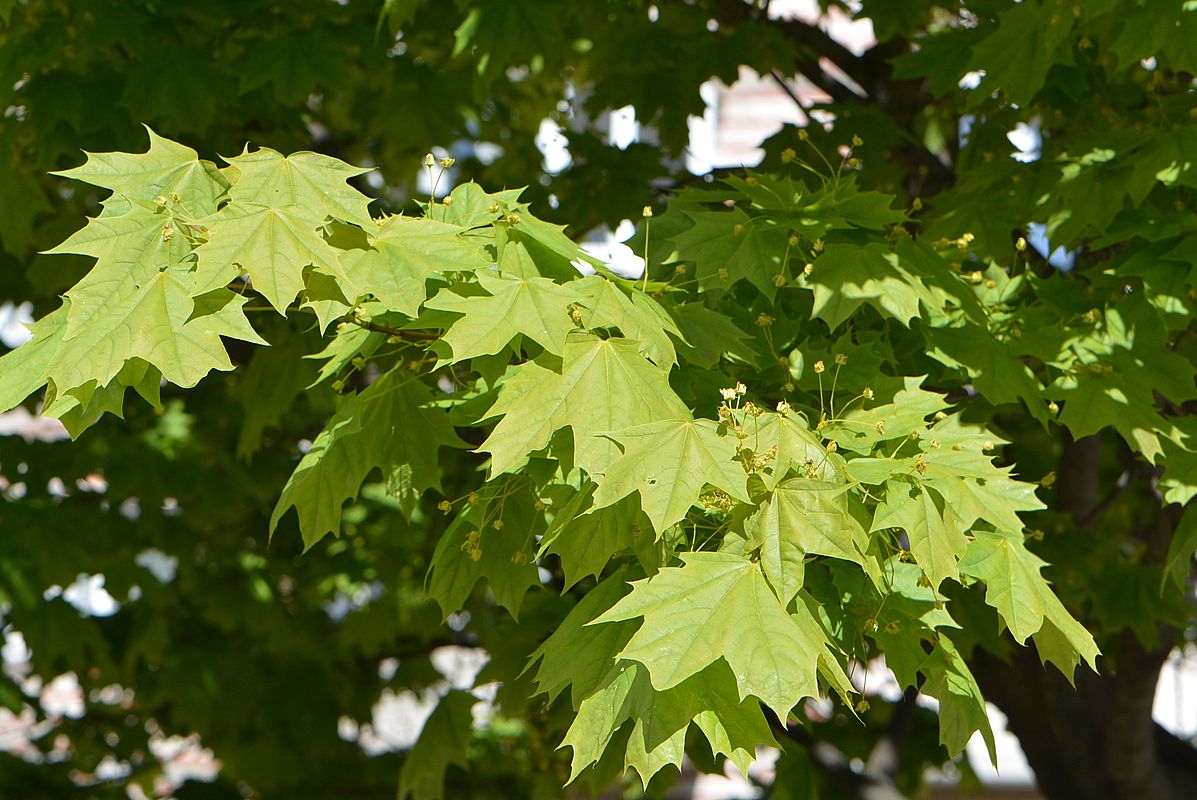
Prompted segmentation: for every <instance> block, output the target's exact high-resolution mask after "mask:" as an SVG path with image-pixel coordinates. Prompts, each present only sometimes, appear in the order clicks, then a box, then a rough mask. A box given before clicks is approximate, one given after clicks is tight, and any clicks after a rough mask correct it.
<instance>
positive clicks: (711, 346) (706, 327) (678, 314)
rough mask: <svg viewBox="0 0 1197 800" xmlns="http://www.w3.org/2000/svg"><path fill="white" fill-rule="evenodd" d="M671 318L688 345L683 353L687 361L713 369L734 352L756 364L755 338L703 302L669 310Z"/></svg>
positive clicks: (684, 347)
mask: <svg viewBox="0 0 1197 800" xmlns="http://www.w3.org/2000/svg"><path fill="white" fill-rule="evenodd" d="M669 314H670V316H672V317H673V319H674V320H675V321H676V322H677V325H678V328H680V329H681V332H682V336H683V337H684V342H685V345H684V346H683V347H682V349H681V354H682V356H683V358H685V360H686V361H688V362H690V363H691V364H697V365H698V366H700V367H713V366H715V365H716V364H717V363H719V359H720V358H722V357H723V354H724V353H732V354H734V355H736V356H738V357H739V358H740V359H741V360H743V361H745V362H747V363H749V364H754V363H756V353H755V352H754V351H753V349H752V345H751V344H750V342H751V340H752V337H750V336H749V335H748V334H746V333H744V331H742V330H740V329H739V328H737V327H736V325H735V323H734V322H732V321H731V320H730V319H728V318H727V316H725V315H724V314H720V313H719V312H718V311H713V310H711V309H709V308H707V307H706V306H704V305H703V304H702V303H683V304H682V305H680V306H673V307H672V308H670V309H669Z"/></svg>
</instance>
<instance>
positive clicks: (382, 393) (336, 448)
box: [270, 370, 460, 548]
mask: <svg viewBox="0 0 1197 800" xmlns="http://www.w3.org/2000/svg"><path fill="white" fill-rule="evenodd" d="M431 399H432V393H431V392H430V391H429V390H428V389H427V387H425V386H424V385H423V384H422V383H420V382H419V381H418V380H416V379H415V376H414V375H412V373H410V372H407V371H404V370H392V371H391V372H388V373H386V374H385V375H383V376H382V377H380V378H379V379H378V380H376V381H375V382H374V383H372V384H370V385H369V386H368V387H366V388H365V389H364V390H362V391H361V393H359V394H352V395H349V396H348V397H346V398H345V399H344V401H343V402H342V404H341V407H340V408H339V409H337V413H336V414H334V415H333V417H332V419H330V420H329V421H328V424H327V425H326V426H325V427H324V430H323V431H321V432H320V435H319V436H317V437H316V439H315V440H314V441H313V442H312V446H311V448H310V449H309V450H308V452H307V453H305V454H304V456H303V458H302V459H300V461H299V464H298V466H296V467H295V471H294V472H293V473H292V474H291V477H290V478H289V479H288V480H287V485H286V486H284V487H283V491H282V493H281V494H280V495H279V499H278V502H277V504H276V505H275V507H274V512H273V513H272V514H271V515H270V531H271V533H273V532H274V530H275V528H277V527H278V523H279V520H280V519H282V517H283V515H284V514H285V513H286V512H287V511H288V510H289V509H291V508H294V509H295V511H296V513H297V514H298V516H299V529H300V531H301V533H302V534H303V542H304V546H305V548H310V547H311V546H312V545H314V544H315V543H316V542H318V541H319V540H320V539H322V538H323V537H324V535H325V534H327V533H331V534H333V535H337V534H339V532H340V530H341V511H342V506H343V505H344V504H345V501H347V500H352V499H354V498H356V497H357V494H358V490H359V489H360V488H361V485H362V482H363V481H365V479H366V477H367V476H368V475H369V474H370V473H371V472H372V471H373V470H375V469H378V470H381V471H382V472H383V475H384V476H387V475H390V474H392V473H393V472H394V471H395V470H398V469H400V468H402V467H405V466H406V467H410V469H411V475H412V477H413V480H414V482H415V488H416V489H417V491H423V490H424V489H428V488H433V487H436V486H439V483H440V480H439V475H440V468H439V466H438V464H437V451H438V450H439V449H440V448H441V447H452V446H456V445H458V444H459V441H460V440H459V439H458V438H457V436H456V434H454V432H453V428H452V427H451V426H450V425H449V420H448V416H447V415H445V414H444V413H442V412H438V411H429V410H426V409H425V408H424V405H425V404H427V403H428V402H429V401H430V400H431Z"/></svg>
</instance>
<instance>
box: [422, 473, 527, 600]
mask: <svg viewBox="0 0 1197 800" xmlns="http://www.w3.org/2000/svg"><path fill="white" fill-rule="evenodd" d="M519 487H520V483H519V482H518V481H516V479H514V478H511V477H504V478H502V479H500V480H498V481H494V482H492V483H491V484H489V485H487V486H485V487H483V490H482V491H480V492H478V493H477V495H478V497H477V501H476V502H474V503H471V504H470V505H469V506H468V507H467V508H466V509H465V510H463V512H462V513H461V514H460V515H458V517H457V519H455V520H453V524H452V525H450V526H449V529H448V530H447V531H445V533H444V535H443V536H441V540H440V541H439V542H438V543H437V546H436V551H435V552H434V553H433V554H432V568H431V570H430V571H429V574H428V593H429V594H430V595H431V596H432V597H433V598H435V599H436V601H437V603H439V604H440V607H441V611H442V612H443V614H444V617H445V618H448V617H449V615H450V614H453V613H455V612H457V611H460V610H461V608H462V606H463V604H464V603H465V601H466V599H467V598H468V597H469V596H470V592H471V591H473V589H474V586H475V584H477V583H478V581H479V580H481V579H483V578H485V579H486V581H487V583H488V584H489V585H490V588H491V591H492V592H493V593H494V597H495V601H496V602H497V603H498V604H499V605H501V606H503V607H504V608H506V609H507V610H508V611H509V612H510V613H511V615H512V616H513V617H517V616H518V615H519V610H520V605H521V604H522V603H523V599H524V595H525V594H526V593H527V591H528V589H529V588H531V587H533V586H536V585H539V584H540V575H539V573H538V572H537V567H536V561H535V560H534V559H533V558H532V551H533V549H534V542H535V540H536V538H537V537H538V536H540V535H541V534H542V533H543V532H544V514H543V513H541V512H540V511H539V510H538V509H537V508H536V505H535V500H534V498H533V496H532V494H531V493H530V492H528V491H520V490H519ZM496 522H497V523H498V524H497V525H496V524H495V523H496Z"/></svg>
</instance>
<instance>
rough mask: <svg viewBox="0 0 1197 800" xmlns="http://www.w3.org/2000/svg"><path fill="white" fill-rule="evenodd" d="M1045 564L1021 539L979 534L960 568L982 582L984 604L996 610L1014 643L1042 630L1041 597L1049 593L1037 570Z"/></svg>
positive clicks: (1004, 535) (969, 547) (1012, 536)
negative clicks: (986, 603) (983, 585)
mask: <svg viewBox="0 0 1197 800" xmlns="http://www.w3.org/2000/svg"><path fill="white" fill-rule="evenodd" d="M1044 566H1045V563H1044V562H1043V560H1040V559H1039V558H1038V557H1037V556H1035V554H1034V553H1032V552H1031V551H1028V550H1027V549H1026V545H1025V544H1023V541H1022V537H1021V535H1019V537H1015V535H1011V534H1001V533H988V532H978V533H977V535H976V539H973V541H972V543H971V544H970V545H968V552H967V554H966V558H965V559H964V560H962V563H961V564H960V568H961V569H962V570H964V572H965V574H966V575H968V576H971V577H976V578H978V580H980V581H984V582H985V587H986V588H985V602H988V604H989V605H991V606H994V607H995V608H997V611H998V613H999V614H1002V619H1003V620H1004V622H1005V626H1007V628H1009V629H1010V634H1011V635H1013V636H1014V638H1015V641H1017V642H1019V643H1022V642H1025V641H1026V638H1027V637H1028V636H1031V635H1032V634H1034V632H1035V631H1038V630H1039V629H1040V628H1041V626H1043V619H1044V594H1045V593H1049V592H1051V589H1050V588H1049V587H1047V582H1046V581H1045V580H1044V578H1043V576H1041V575H1039V570H1040V569H1043V568H1044Z"/></svg>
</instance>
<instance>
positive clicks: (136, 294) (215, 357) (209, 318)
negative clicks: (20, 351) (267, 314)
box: [45, 266, 265, 394]
mask: <svg viewBox="0 0 1197 800" xmlns="http://www.w3.org/2000/svg"><path fill="white" fill-rule="evenodd" d="M196 294H197V293H196V291H195V286H194V273H191V272H189V271H188V269H187V267H185V266H175V267H171V268H169V269H166V270H163V271H161V272H158V273H156V274H155V275H154V276H153V277H151V278H150V279H149V280H148V281H146V282H144V283H142V284H133V283H128V282H126V283H125V284H123V285H122V287H121V289H120V291H119V292H116V293H114V295H113V298H112V300H111V301H110V302H109V303H108V304H107V305H106V306H105V307H104V308H102V309H99V310H97V311H96V312H95V313H94V314H93V315H92V316H91V319H90V320H89V321H88V324H87V327H86V328H85V329H83V330H81V331H80V332H79V335H77V336H74V337H72V338H65V337H64V338H63V339H62V340H61V342H60V343H59V344H58V346H57V347H56V348H54V350H53V352H52V353H51V352H49V351H47V362H48V363H46V365H45V366H46V372H45V378H46V380H48V381H49V382H51V383H53V385H54V387H55V389H56V391H57V392H58V393H60V394H61V393H64V392H68V391H70V390H71V389H74V388H75V387H78V386H82V385H83V384H85V383H87V382H88V381H95V382H96V383H97V384H98V385H106V384H108V382H109V381H111V380H112V379H113V378H114V377H116V375H117V373H118V372H120V370H121V368H122V367H124V365H125V363H126V362H127V361H129V360H130V359H132V358H140V359H142V360H144V361H146V362H147V363H149V364H152V365H153V366H155V367H157V369H158V370H159V371H160V372H161V373H162V377H164V378H165V379H166V380H168V381H170V382H171V383H173V384H175V385H176V386H181V387H184V388H189V387H192V386H195V385H196V384H197V383H199V381H200V379H202V378H203V377H204V376H205V375H207V374H208V373H209V372H210V371H212V370H221V371H227V370H231V369H232V368H233V364H232V362H231V361H230V360H229V357H228V353H227V352H226V351H225V347H224V344H223V343H222V342H221V340H220V337H222V336H224V337H228V338H231V339H240V340H242V341H246V342H254V343H256V344H265V342H264V341H263V340H262V339H261V338H260V337H259V336H258V334H257V333H255V332H254V330H253V328H252V327H250V325H249V321H248V320H247V319H246V318H245V313H244V312H243V311H242V306H244V305H245V302H246V298H244V297H239V296H237V295H234V294H233V293H232V292H229V291H225V290H223V289H222V290H217V291H215V292H209V293H208V294H206V295H204V297H202V298H197V299H195V300H194V301H193V299H192V298H193V297H194V296H195V295H196ZM64 305H67V306H69V305H70V301H69V300H67V301H64ZM67 313H68V320H69V318H70V317H69V314H70V311H69V308H68V312H67Z"/></svg>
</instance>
